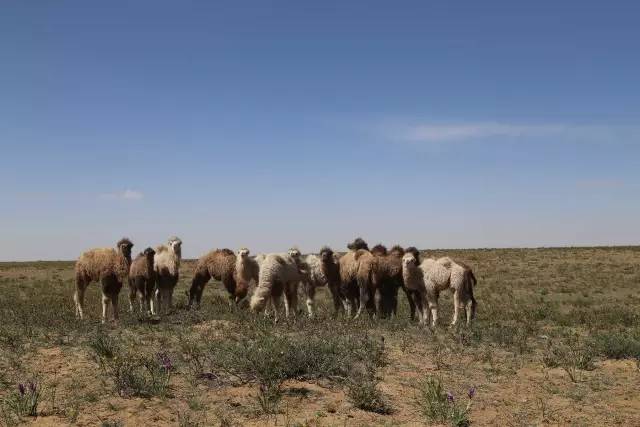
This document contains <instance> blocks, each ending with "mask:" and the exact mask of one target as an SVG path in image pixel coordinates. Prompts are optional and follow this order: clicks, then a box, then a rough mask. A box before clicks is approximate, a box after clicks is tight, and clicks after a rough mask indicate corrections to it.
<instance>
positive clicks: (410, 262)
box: [402, 252, 418, 268]
mask: <svg viewBox="0 0 640 427" xmlns="http://www.w3.org/2000/svg"><path fill="white" fill-rule="evenodd" d="M417 265H418V260H417V259H416V257H415V256H414V255H413V254H412V253H411V252H407V253H406V254H404V255H403V257H402V267H403V268H411V267H416V266H417Z"/></svg>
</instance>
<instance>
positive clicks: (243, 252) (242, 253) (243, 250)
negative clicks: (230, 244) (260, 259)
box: [238, 248, 249, 259]
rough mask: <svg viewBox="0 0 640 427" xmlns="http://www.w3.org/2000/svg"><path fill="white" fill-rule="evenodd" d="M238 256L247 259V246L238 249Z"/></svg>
mask: <svg viewBox="0 0 640 427" xmlns="http://www.w3.org/2000/svg"><path fill="white" fill-rule="evenodd" d="M238 256H239V257H240V258H242V259H247V258H248V257H249V249H247V248H240V249H239V250H238Z"/></svg>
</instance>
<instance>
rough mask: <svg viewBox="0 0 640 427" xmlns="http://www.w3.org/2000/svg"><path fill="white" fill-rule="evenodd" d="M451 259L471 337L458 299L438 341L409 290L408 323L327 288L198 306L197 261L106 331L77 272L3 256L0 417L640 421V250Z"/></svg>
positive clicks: (48, 420) (59, 420) (476, 254)
mask: <svg viewBox="0 0 640 427" xmlns="http://www.w3.org/2000/svg"><path fill="white" fill-rule="evenodd" d="M444 254H446V255H449V256H453V257H454V258H459V259H460V260H462V261H465V262H467V263H469V264H470V265H473V266H474V269H475V271H476V273H477V274H476V275H477V277H478V281H479V283H478V286H477V288H476V298H477V300H478V303H479V310H478V321H477V323H476V324H475V325H474V326H473V327H472V328H471V329H467V328H464V327H461V328H459V329H457V330H451V329H449V328H447V327H446V326H445V323H446V322H447V321H448V319H449V317H450V315H451V311H452V307H451V297H450V295H448V294H447V295H443V298H441V304H442V310H441V311H442V317H443V318H442V325H441V326H440V327H439V328H438V329H437V330H435V331H430V330H429V329H424V328H420V327H419V326H418V325H416V324H414V323H411V322H409V321H408V319H407V318H408V315H407V306H406V302H405V301H404V297H403V296H401V301H402V306H401V309H400V315H399V317H398V318H396V319H390V320H384V321H371V320H369V319H360V320H358V321H352V320H346V319H343V318H337V319H334V318H332V317H331V314H330V313H331V312H332V308H331V305H332V304H330V297H329V295H328V292H326V290H325V291H324V292H321V294H320V295H319V304H318V316H317V318H315V319H313V320H309V319H307V318H306V317H304V316H298V318H296V319H294V320H290V321H282V322H280V323H278V324H275V325H274V324H273V323H272V322H270V321H269V320H266V319H264V318H262V317H256V316H253V315H251V314H250V313H248V312H246V311H245V310H242V309H237V308H235V307H229V305H228V304H227V298H226V295H225V291H224V290H223V289H222V288H221V285H220V284H217V283H210V284H209V285H208V286H207V289H205V295H204V298H203V302H202V308H201V309H200V310H199V311H187V310H186V309H185V306H186V302H187V298H186V296H185V292H186V290H187V289H188V285H189V283H190V280H191V277H192V273H193V267H194V263H193V262H190V261H187V262H184V265H183V267H182V269H181V279H180V283H179V285H178V287H177V289H176V296H177V307H176V310H175V312H174V313H172V314H171V315H169V316H168V317H166V318H164V319H162V321H160V322H159V323H154V322H150V321H149V320H148V319H144V318H139V317H138V315H131V314H129V313H126V312H123V313H121V314H122V317H121V320H120V323H119V324H118V325H117V326H116V325H107V326H105V327H102V326H101V325H100V324H99V307H100V303H99V298H98V287H97V286H95V284H93V285H91V286H90V288H89V289H88V294H87V310H86V314H87V318H88V320H86V321H84V322H78V321H76V320H75V318H74V310H73V303H72V298H71V296H72V290H73V281H72V277H73V263H71V262H38V263H0V295H1V297H0V402H1V404H0V405H1V406H0V407H1V410H0V424H8V425H12V424H16V423H19V422H29V423H32V422H35V423H36V424H40V425H60V424H70V423H71V424H77V425H144V424H147V425H180V426H196V425H202V426H204V425H225V426H229V425H265V424H267V425H309V426H316V425H341V426H342V425H349V426H357V425H423V424H425V423H428V422H432V421H430V418H429V417H428V416H427V415H425V414H430V413H431V412H429V411H432V409H433V408H436V409H437V411H439V412H433V411H435V409H433V411H432V412H433V413H437V416H434V417H435V418H433V419H434V420H439V421H438V422H443V423H445V424H450V425H456V424H457V425H465V423H466V422H467V420H469V421H471V423H472V424H473V425H532V424H533V425H538V424H543V423H551V424H560V425H616V424H625V425H640V400H639V399H638V398H637V390H638V389H640V371H639V366H640V362H639V360H640V294H639V293H638V289H639V284H640V248H637V247H617V248H564V249H504V250H460V251H432V252H430V255H434V256H439V255H444ZM125 294H126V292H122V293H121V296H120V298H121V304H120V306H121V308H125V307H127V304H126V303H125V300H126V296H125ZM122 311H124V310H122ZM167 359H168V360H169V362H167ZM29 381H33V382H34V383H35V384H37V391H38V399H37V402H36V404H37V408H36V410H35V412H36V413H37V418H34V417H32V416H29V415H28V414H26V415H25V412H32V411H31V407H32V406H33V396H32V395H29V392H28V390H27V392H26V393H25V395H24V396H23V395H22V394H21V392H20V391H19V389H18V384H20V383H23V384H29ZM434 381H437V384H439V385H440V387H441V391H442V392H445V393H446V392H449V393H451V395H452V396H453V399H454V402H453V403H448V401H446V400H444V399H445V397H443V396H446V395H443V394H442V393H441V392H440V391H438V392H435V391H433V390H435V388H434V389H433V390H432V389H428V388H427V389H425V388H424V387H425V384H427V385H428V384H432V385H433V384H436V382H434ZM472 386H475V387H476V389H477V392H476V394H475V396H474V397H473V399H471V400H470V401H469V398H468V396H467V394H468V391H469V389H470V388H471V387H472ZM433 387H435V386H432V388H433ZM425 390H426V391H425ZM26 399H30V400H28V401H27V400H26ZM469 402H470V405H469ZM21 405H22V406H21ZM447 405H451V407H448V406H447ZM27 406H28V407H29V410H28V411H25V410H23V409H19V408H25V407H27ZM454 406H455V407H454ZM360 408H364V409H360ZM425 408H427V409H425ZM467 408H468V409H467ZM19 412H20V413H19ZM450 414H453V415H450ZM456 414H457V415H456ZM460 414H462V415H460Z"/></svg>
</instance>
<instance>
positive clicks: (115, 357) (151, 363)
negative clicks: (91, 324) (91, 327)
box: [89, 333, 174, 397]
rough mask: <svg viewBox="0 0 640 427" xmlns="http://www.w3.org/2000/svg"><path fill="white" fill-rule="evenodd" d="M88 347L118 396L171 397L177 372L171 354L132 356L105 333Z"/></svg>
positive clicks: (100, 334)
mask: <svg viewBox="0 0 640 427" xmlns="http://www.w3.org/2000/svg"><path fill="white" fill-rule="evenodd" d="M89 346H90V347H91V349H92V350H93V352H94V355H95V358H96V360H97V362H98V363H99V365H100V368H101V370H102V372H103V373H104V374H105V375H106V376H108V377H110V378H111V380H112V381H113V385H114V389H115V391H116V392H117V393H118V395H119V396H121V397H130V396H139V397H152V396H158V397H164V396H166V395H167V394H168V392H169V381H170V378H171V374H172V372H173V370H174V367H173V363H172V361H171V358H170V357H169V355H168V354H166V353H157V354H155V355H151V354H147V353H142V354H141V353H132V352H129V351H127V350H125V349H124V348H125V346H123V345H120V344H119V343H118V342H116V341H115V340H113V339H112V338H110V337H108V336H106V335H103V334H102V333H98V334H97V335H96V337H95V338H94V339H92V340H91V341H90V343H89Z"/></svg>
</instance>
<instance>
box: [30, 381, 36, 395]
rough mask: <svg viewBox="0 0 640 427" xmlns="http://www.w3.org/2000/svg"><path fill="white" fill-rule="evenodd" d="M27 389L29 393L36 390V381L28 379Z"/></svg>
mask: <svg viewBox="0 0 640 427" xmlns="http://www.w3.org/2000/svg"><path fill="white" fill-rule="evenodd" d="M29 391H30V392H31V394H33V393H35V392H36V383H34V382H33V381H29Z"/></svg>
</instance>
